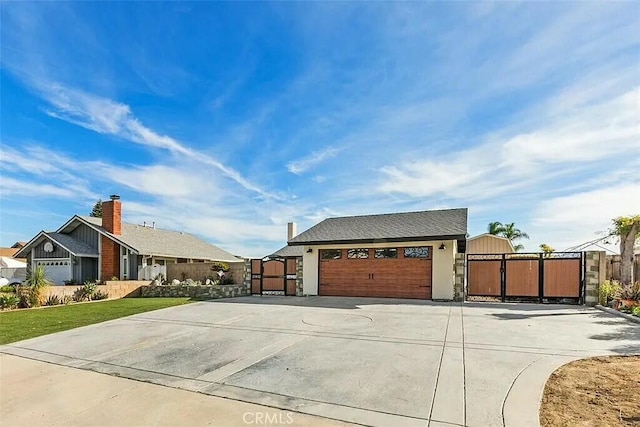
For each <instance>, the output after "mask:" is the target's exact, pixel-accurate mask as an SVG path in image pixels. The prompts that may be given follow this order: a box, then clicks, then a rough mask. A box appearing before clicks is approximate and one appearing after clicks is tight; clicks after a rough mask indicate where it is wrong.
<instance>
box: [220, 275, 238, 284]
mask: <svg viewBox="0 0 640 427" xmlns="http://www.w3.org/2000/svg"><path fill="white" fill-rule="evenodd" d="M235 283H236V282H235V281H234V280H233V277H223V278H221V279H220V280H218V283H216V284H217V285H233V284H235Z"/></svg>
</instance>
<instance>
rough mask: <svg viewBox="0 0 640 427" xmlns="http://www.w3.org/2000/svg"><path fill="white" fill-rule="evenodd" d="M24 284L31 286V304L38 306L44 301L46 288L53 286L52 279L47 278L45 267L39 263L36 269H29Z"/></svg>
mask: <svg viewBox="0 0 640 427" xmlns="http://www.w3.org/2000/svg"><path fill="white" fill-rule="evenodd" d="M24 285H26V287H28V288H30V292H31V297H30V299H31V301H30V303H31V305H30V306H38V305H40V303H41V302H42V299H43V292H44V290H45V289H46V288H47V287H48V286H51V281H50V280H49V279H48V278H47V276H46V273H45V271H44V267H43V266H41V265H39V266H37V267H36V269H35V270H31V271H29V274H28V275H27V280H25V282H24Z"/></svg>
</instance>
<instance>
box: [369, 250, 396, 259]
mask: <svg viewBox="0 0 640 427" xmlns="http://www.w3.org/2000/svg"><path fill="white" fill-rule="evenodd" d="M374 256H375V257H376V258H398V250H397V249H396V248H381V249H376V251H375V254H374Z"/></svg>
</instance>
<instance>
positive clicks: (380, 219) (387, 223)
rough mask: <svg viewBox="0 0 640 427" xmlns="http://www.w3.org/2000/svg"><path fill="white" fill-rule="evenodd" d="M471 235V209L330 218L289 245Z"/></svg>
mask: <svg viewBox="0 0 640 427" xmlns="http://www.w3.org/2000/svg"><path fill="white" fill-rule="evenodd" d="M466 235H467V209H466V208H462V209H444V210H433V211H421V212H403V213H392V214H381V215H362V216H348V217H338V218H327V219H325V220H324V221H322V222H320V223H319V224H316V225H314V226H313V227H311V228H310V229H308V230H307V231H305V232H303V233H301V234H299V235H297V236H296V237H294V238H293V239H291V240H289V242H288V243H289V245H294V246H295V245H312V244H327V243H374V242H403V241H411V240H440V239H446V240H458V242H459V243H460V244H461V245H462V248H461V249H462V250H463V251H464V245H465V242H466Z"/></svg>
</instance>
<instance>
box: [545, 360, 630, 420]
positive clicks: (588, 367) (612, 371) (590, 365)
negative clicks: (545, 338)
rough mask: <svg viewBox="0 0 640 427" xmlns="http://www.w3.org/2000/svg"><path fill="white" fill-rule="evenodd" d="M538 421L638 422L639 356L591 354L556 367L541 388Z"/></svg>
mask: <svg viewBox="0 0 640 427" xmlns="http://www.w3.org/2000/svg"><path fill="white" fill-rule="evenodd" d="M540 424H541V426H542V427H551V426H553V427H556V426H567V427H569V426H571V427H573V426H580V427H590V426H594V427H595V426H598V427H604V426H625V427H627V426H634V427H637V426H640V356H612V357H594V358H591V359H584V360H577V361H575V362H571V363H569V364H567V365H565V366H563V367H561V368H559V369H558V370H556V371H555V372H554V373H553V374H552V375H551V377H550V378H549V381H547V384H546V386H545V389H544V396H543V397H542V406H541V408H540Z"/></svg>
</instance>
